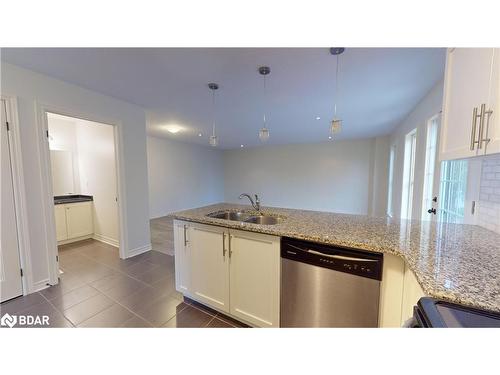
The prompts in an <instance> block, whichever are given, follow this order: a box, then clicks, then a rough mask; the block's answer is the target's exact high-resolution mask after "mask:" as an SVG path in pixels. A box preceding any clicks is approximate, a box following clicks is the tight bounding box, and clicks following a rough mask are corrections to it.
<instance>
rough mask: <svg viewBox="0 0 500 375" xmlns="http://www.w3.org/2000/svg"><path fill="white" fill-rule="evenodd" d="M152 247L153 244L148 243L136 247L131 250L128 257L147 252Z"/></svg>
mask: <svg viewBox="0 0 500 375" xmlns="http://www.w3.org/2000/svg"><path fill="white" fill-rule="evenodd" d="M151 249H152V247H151V244H147V245H144V246H140V247H136V248H135V249H131V250H129V251H128V253H127V256H126V257H127V258H131V257H135V256H136V255H139V254H142V253H145V252H147V251H149V250H151Z"/></svg>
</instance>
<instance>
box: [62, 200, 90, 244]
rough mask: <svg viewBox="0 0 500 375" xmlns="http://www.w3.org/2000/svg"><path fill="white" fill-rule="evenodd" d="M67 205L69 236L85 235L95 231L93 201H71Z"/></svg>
mask: <svg viewBox="0 0 500 375" xmlns="http://www.w3.org/2000/svg"><path fill="white" fill-rule="evenodd" d="M65 206H66V227H67V230H68V238H76V237H83V236H88V235H90V234H92V233H94V221H93V218H92V202H81V203H71V204H67V205H65Z"/></svg>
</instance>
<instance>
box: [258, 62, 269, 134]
mask: <svg viewBox="0 0 500 375" xmlns="http://www.w3.org/2000/svg"><path fill="white" fill-rule="evenodd" d="M259 73H260V75H261V76H262V77H263V80H264V102H265V101H266V76H267V75H268V74H269V73H271V68H269V67H268V66H261V67H260V68H259ZM259 139H260V140H261V142H267V141H268V139H269V129H268V128H267V127H266V111H265V110H264V124H263V126H262V129H260V131H259Z"/></svg>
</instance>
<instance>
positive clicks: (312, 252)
mask: <svg viewBox="0 0 500 375" xmlns="http://www.w3.org/2000/svg"><path fill="white" fill-rule="evenodd" d="M288 246H290V247H292V248H294V249H296V250H299V251H304V252H307V253H310V254H315V255H321V256H323V257H328V258H332V259H338V260H352V261H353V262H378V259H367V258H355V257H351V256H347V255H336V254H328V253H323V252H320V251H316V250H312V249H303V248H300V247H298V246H295V245H292V244H288ZM288 253H292V254H293V255H297V253H293V252H290V251H288Z"/></svg>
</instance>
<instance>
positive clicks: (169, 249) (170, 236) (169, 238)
mask: <svg viewBox="0 0 500 375" xmlns="http://www.w3.org/2000/svg"><path fill="white" fill-rule="evenodd" d="M149 227H150V228H151V245H152V247H153V250H155V251H159V252H161V253H165V254H168V255H174V220H173V219H171V218H169V217H166V216H164V217H159V218H156V219H151V220H150V221H149Z"/></svg>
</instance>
